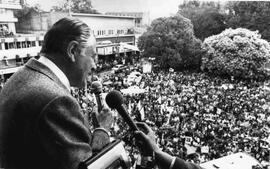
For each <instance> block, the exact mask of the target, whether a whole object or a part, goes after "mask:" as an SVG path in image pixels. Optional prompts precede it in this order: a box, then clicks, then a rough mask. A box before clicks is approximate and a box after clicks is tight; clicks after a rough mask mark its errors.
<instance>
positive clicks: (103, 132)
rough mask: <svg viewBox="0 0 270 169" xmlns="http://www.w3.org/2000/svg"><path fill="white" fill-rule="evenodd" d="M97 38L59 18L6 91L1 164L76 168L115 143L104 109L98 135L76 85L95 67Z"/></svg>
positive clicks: (0, 116) (0, 117)
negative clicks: (75, 94) (38, 51)
mask: <svg viewBox="0 0 270 169" xmlns="http://www.w3.org/2000/svg"><path fill="white" fill-rule="evenodd" d="M95 59H96V40H95V38H94V35H93V34H92V33H91V30H90V28H89V27H88V25H87V24H85V23H83V22H82V21H80V20H78V19H75V18H63V19H60V20H59V21H57V22H56V23H55V24H54V25H53V26H52V28H51V29H49V30H48V32H47V33H46V35H45V37H44V44H43V46H42V49H41V56H40V58H39V59H38V60H36V59H34V58H33V59H30V60H29V61H28V62H27V63H26V65H25V66H24V67H23V68H22V69H21V70H19V71H18V72H16V73H15V74H14V75H13V76H12V77H11V78H10V79H9V80H8V82H7V83H6V84H5V86H4V88H3V89H2V91H1V94H0V168H47V169H48V168H50V169H60V168H61V169H75V168H78V165H79V163H80V162H82V161H84V160H86V159H88V158H89V157H91V156H93V151H95V150H98V149H102V147H103V146H104V145H106V144H107V143H109V135H108V132H107V131H108V130H109V128H110V127H111V123H112V120H111V119H112V114H111V112H110V111H109V109H107V108H104V109H103V110H102V111H101V113H100V116H98V118H97V119H98V122H99V125H100V127H99V128H96V129H95V130H94V131H93V133H91V131H90V129H89V126H88V125H89V124H88V122H87V121H86V120H85V118H84V116H83V112H82V111H81V108H80V105H79V103H78V102H77V100H76V99H75V98H74V97H72V95H71V89H70V87H71V86H73V87H84V86H85V84H86V79H87V77H88V75H89V74H91V70H93V69H95V68H96V66H95Z"/></svg>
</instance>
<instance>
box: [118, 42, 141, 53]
mask: <svg viewBox="0 0 270 169" xmlns="http://www.w3.org/2000/svg"><path fill="white" fill-rule="evenodd" d="M121 47H122V48H125V49H130V50H133V51H140V50H139V48H138V47H137V46H134V45H129V44H127V43H123V42H120V48H121Z"/></svg>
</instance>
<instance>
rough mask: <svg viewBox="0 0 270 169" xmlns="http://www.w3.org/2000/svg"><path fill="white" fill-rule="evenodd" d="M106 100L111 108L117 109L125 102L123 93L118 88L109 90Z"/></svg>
mask: <svg viewBox="0 0 270 169" xmlns="http://www.w3.org/2000/svg"><path fill="white" fill-rule="evenodd" d="M105 100H106V103H107V105H108V106H109V107H110V108H111V109H115V108H116V107H119V106H121V105H122V104H123V103H124V98H123V96H122V94H121V93H120V92H119V91H117V90H113V91H111V92H109V93H108V94H107V96H106V98H105Z"/></svg>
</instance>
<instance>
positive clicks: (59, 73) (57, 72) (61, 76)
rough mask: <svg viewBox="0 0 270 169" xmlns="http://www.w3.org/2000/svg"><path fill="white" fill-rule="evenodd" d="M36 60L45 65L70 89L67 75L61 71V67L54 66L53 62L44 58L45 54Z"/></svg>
mask: <svg viewBox="0 0 270 169" xmlns="http://www.w3.org/2000/svg"><path fill="white" fill-rule="evenodd" d="M38 61H39V62H41V63H42V64H44V65H45V66H47V67H48V68H49V69H50V70H51V71H52V72H53V73H54V74H55V75H56V76H57V77H58V78H59V80H60V81H61V82H62V83H63V84H64V85H65V86H66V87H67V89H68V90H69V91H70V83H69V80H68V78H67V76H66V75H65V74H64V73H63V71H62V70H61V69H59V68H58V67H57V66H56V64H54V63H53V62H52V61H51V60H50V59H48V58H46V57H45V56H40V58H39V59H38Z"/></svg>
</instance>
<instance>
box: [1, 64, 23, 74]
mask: <svg viewBox="0 0 270 169" xmlns="http://www.w3.org/2000/svg"><path fill="white" fill-rule="evenodd" d="M21 67H22V66H18V67H12V68H6V69H0V75H4V74H9V73H15V72H16V71H17V70H19V69H20V68H21Z"/></svg>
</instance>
